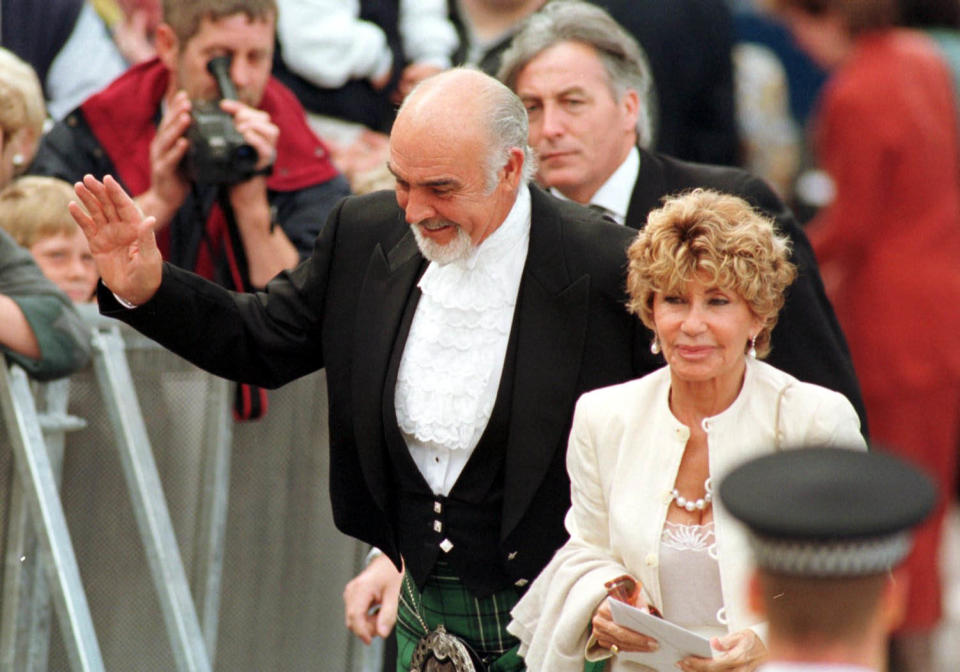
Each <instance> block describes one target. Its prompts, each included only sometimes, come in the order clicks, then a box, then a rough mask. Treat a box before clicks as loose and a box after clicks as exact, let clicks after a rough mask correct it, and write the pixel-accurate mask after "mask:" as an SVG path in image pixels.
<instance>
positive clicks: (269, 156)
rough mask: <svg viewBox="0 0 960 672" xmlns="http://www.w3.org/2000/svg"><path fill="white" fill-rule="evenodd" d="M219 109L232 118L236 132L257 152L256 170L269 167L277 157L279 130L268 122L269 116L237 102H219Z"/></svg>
mask: <svg viewBox="0 0 960 672" xmlns="http://www.w3.org/2000/svg"><path fill="white" fill-rule="evenodd" d="M220 108H221V109H222V110H223V111H224V112H227V113H228V114H230V115H232V116H233V124H234V126H236V127H237V131H238V132H239V133H240V135H242V136H243V139H244V140H246V141H247V142H248V143H250V144H251V145H252V146H253V148H254V149H255V150H257V156H258V157H259V159H258V161H257V170H263V169H264V168H266V167H267V166H269V165H271V164H272V163H273V160H274V159H275V158H276V156H277V140H278V139H279V137H280V129H279V128H278V127H277V125H276V124H274V123H273V122H272V121H270V115H269V114H267V113H266V112H264V111H263V110H258V109H256V108H253V107H250V106H249V105H245V104H243V103H241V102H240V101H239V100H221V101H220Z"/></svg>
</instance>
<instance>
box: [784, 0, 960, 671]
mask: <svg viewBox="0 0 960 672" xmlns="http://www.w3.org/2000/svg"><path fill="white" fill-rule="evenodd" d="M774 4H775V5H776V6H777V9H778V11H779V13H780V14H781V15H782V16H783V17H784V18H785V19H786V22H787V24H788V26H789V27H790V29H791V31H792V32H793V35H794V38H795V39H796V41H797V42H798V43H799V44H800V46H801V47H802V48H803V49H805V50H806V51H807V52H808V53H809V55H810V56H811V57H812V58H814V59H815V60H817V61H818V62H819V64H820V65H821V66H824V67H826V68H827V69H829V70H830V71H831V76H830V79H829V80H828V82H827V84H826V86H825V88H824V90H823V93H822V94H821V96H822V97H821V100H820V103H819V110H818V113H817V117H816V125H815V129H814V130H815V137H814V141H815V151H816V156H817V158H818V161H819V164H820V166H821V167H822V168H823V169H824V170H825V171H826V172H827V173H828V174H829V175H830V177H831V178H832V180H833V183H834V186H835V188H836V193H835V196H834V199H833V201H832V203H830V205H828V206H827V207H826V208H824V209H823V210H822V211H821V212H820V213H819V214H818V216H817V217H816V219H815V220H814V221H812V222H811V224H810V227H809V235H810V241H811V242H812V243H813V247H814V250H815V252H816V254H817V259H818V261H819V263H820V269H821V272H822V273H823V278H824V282H825V283H826V285H827V291H828V293H829V295H830V298H831V300H832V301H833V304H834V308H835V309H836V312H837V316H838V317H839V319H840V322H841V325H842V326H843V329H844V331H845V332H846V335H847V340H848V342H849V344H850V349H851V351H852V354H853V361H854V365H855V367H856V369H857V374H858V376H859V378H860V384H861V387H862V389H863V394H864V401H865V402H866V407H867V416H868V419H869V423H870V432H871V435H872V438H873V440H874V441H876V442H879V443H880V444H881V445H887V446H889V448H890V449H891V450H892V451H895V452H898V453H900V454H902V455H903V456H905V457H907V458H909V459H912V460H913V461H915V462H916V463H918V464H919V465H920V466H922V467H924V468H925V469H926V470H927V471H928V472H930V473H931V474H932V475H934V476H936V477H937V478H938V480H939V484H940V489H941V492H940V501H939V506H938V509H937V515H935V516H934V518H933V520H932V521H930V522H928V523H927V524H926V525H925V526H924V527H923V528H922V529H921V530H920V532H919V533H918V535H917V545H916V548H915V550H914V552H913V554H912V556H911V558H910V560H909V564H908V567H909V568H910V570H911V572H910V575H911V585H910V589H911V598H910V604H909V608H908V612H907V614H906V618H905V621H904V623H903V626H902V628H901V630H900V631H899V632H898V633H897V635H896V636H895V638H894V646H893V648H892V652H893V654H894V655H893V659H892V660H891V663H892V664H893V665H892V667H891V669H892V670H896V669H911V670H929V669H932V663H931V662H930V658H931V650H930V639H931V638H930V635H931V633H932V629H933V627H934V626H935V625H936V624H937V622H938V621H939V619H940V615H941V606H940V580H939V572H938V569H937V554H938V551H939V546H940V536H941V530H942V528H943V519H944V514H945V510H946V505H947V503H948V501H949V499H948V498H949V497H950V496H951V495H952V493H953V492H954V491H955V487H954V486H955V478H956V473H957V446H958V435H960V145H958V133H957V114H956V108H955V102H954V98H953V93H952V91H953V89H952V86H953V85H952V81H951V76H950V72H949V69H948V67H947V65H946V63H945V62H944V61H943V60H942V57H941V56H940V55H939V52H938V51H937V49H936V46H935V45H934V44H933V43H932V42H931V41H930V40H929V38H927V37H926V36H924V35H922V34H921V33H917V32H911V31H907V30H902V29H895V28H893V27H892V25H893V23H894V20H895V19H896V12H895V6H896V5H895V1H894V0H776V1H775V2H774ZM890 496H891V497H896V493H895V492H892V493H890ZM900 654H903V657H904V658H906V660H907V661H909V663H908V664H904V663H903V662H902V661H900V658H901V655H900ZM924 660H926V662H924Z"/></svg>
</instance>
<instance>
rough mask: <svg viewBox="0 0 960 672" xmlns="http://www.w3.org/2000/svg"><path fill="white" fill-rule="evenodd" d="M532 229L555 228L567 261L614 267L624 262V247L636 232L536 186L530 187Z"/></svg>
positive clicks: (628, 244) (625, 248)
mask: <svg viewBox="0 0 960 672" xmlns="http://www.w3.org/2000/svg"><path fill="white" fill-rule="evenodd" d="M530 191H531V196H532V207H533V210H532V216H531V226H533V227H535V228H545V227H553V226H555V227H557V229H558V230H557V236H558V238H559V240H561V241H562V244H563V246H564V249H565V251H566V253H567V255H568V257H569V258H572V259H579V260H581V261H582V262H584V263H587V264H590V265H597V264H598V263H599V264H600V265H602V266H609V262H611V261H616V262H618V263H617V266H621V267H622V266H623V265H624V264H625V263H626V252H627V247H629V246H630V243H631V242H633V239H634V238H635V237H636V234H637V232H636V231H635V230H633V229H630V228H628V227H625V226H621V225H620V224H616V223H614V222H611V221H609V220H607V219H605V218H604V217H603V216H602V215H601V214H600V213H598V212H596V211H594V210H591V209H590V208H587V207H585V206H583V205H581V204H579V203H575V202H573V201H568V200H565V199H561V198H557V197H556V196H553V195H552V194H549V193H547V192H545V191H543V190H541V189H540V188H539V187H531V188H530Z"/></svg>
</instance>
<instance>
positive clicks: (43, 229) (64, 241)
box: [0, 176, 99, 303]
mask: <svg viewBox="0 0 960 672" xmlns="http://www.w3.org/2000/svg"><path fill="white" fill-rule="evenodd" d="M75 198H76V197H75V196H74V193H73V187H72V186H71V185H70V184H69V183H68V182H65V181H64V180H60V179H57V178H53V177H37V176H27V177H21V178H19V179H16V180H14V181H13V182H11V183H10V184H9V185H7V186H6V187H5V188H4V189H3V190H2V191H0V228H3V229H4V230H6V232H7V233H9V234H10V236H11V237H12V238H13V239H14V240H16V241H17V243H18V244H20V245H21V246H22V247H25V248H27V249H28V250H30V253H31V254H32V255H33V258H34V260H36V262H37V265H38V266H39V267H40V270H42V271H43V273H44V275H46V276H47V277H48V278H49V279H50V280H51V281H52V282H53V283H54V284H55V285H57V286H58V287H59V288H60V289H62V290H63V292H64V293H65V294H66V295H67V296H69V297H70V298H71V299H72V300H73V301H76V302H81V303H83V302H88V301H92V300H93V298H94V292H95V290H96V287H97V280H98V279H99V275H98V274H97V267H96V265H95V264H94V261H93V255H92V254H91V253H90V247H89V246H88V245H87V239H86V238H85V237H84V236H83V233H81V231H80V228H79V227H78V226H77V224H76V222H74V220H73V217H71V216H70V212H69V211H68V210H67V204H68V203H69V202H70V201H71V200H75Z"/></svg>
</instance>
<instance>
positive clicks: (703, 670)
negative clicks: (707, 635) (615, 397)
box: [679, 628, 767, 672]
mask: <svg viewBox="0 0 960 672" xmlns="http://www.w3.org/2000/svg"><path fill="white" fill-rule="evenodd" d="M710 646H712V647H713V649H714V650H715V651H717V652H718V653H717V654H716V655H715V656H714V657H713V658H712V659H710V658H700V657H698V656H687V657H686V658H684V659H683V660H681V661H680V663H679V665H680V669H681V670H684V671H685V672H752V671H753V670H755V669H757V667H759V666H760V663H762V662H763V661H764V660H766V658H767V647H766V646H764V644H763V642H762V641H761V640H760V638H759V637H758V636H757V633H755V632H754V631H753V630H750V629H749V628H747V629H745V630H740V631H739V632H732V633H730V634H729V635H725V636H723V637H714V638H713V639H712V640H710Z"/></svg>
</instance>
